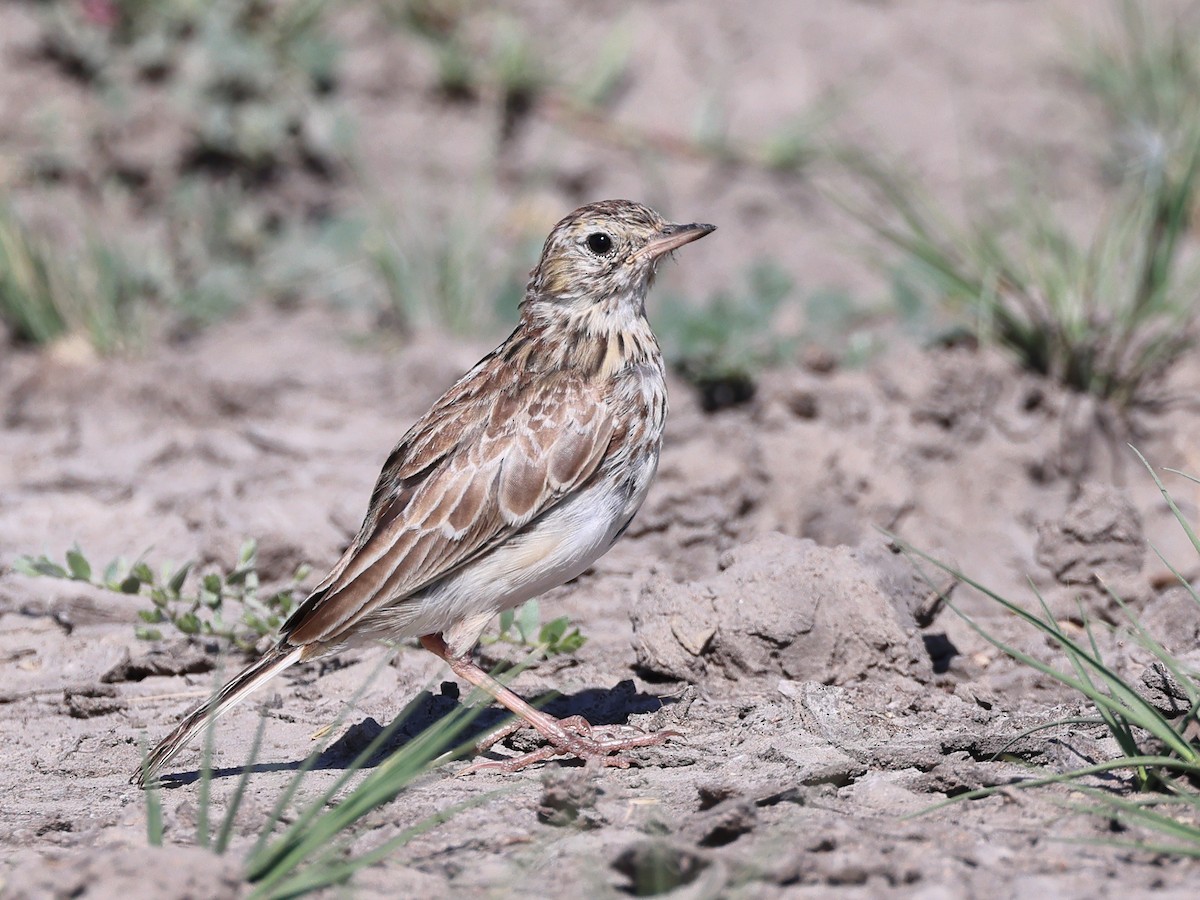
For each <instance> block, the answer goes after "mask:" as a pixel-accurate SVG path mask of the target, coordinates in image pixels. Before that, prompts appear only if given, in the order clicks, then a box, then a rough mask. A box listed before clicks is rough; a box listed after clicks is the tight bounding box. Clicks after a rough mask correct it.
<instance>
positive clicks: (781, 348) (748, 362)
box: [656, 262, 795, 411]
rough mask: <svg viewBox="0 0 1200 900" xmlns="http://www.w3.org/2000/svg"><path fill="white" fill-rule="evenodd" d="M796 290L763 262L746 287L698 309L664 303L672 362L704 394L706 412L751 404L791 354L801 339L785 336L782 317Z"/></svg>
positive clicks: (663, 326) (661, 319)
mask: <svg viewBox="0 0 1200 900" xmlns="http://www.w3.org/2000/svg"><path fill="white" fill-rule="evenodd" d="M791 292H792V280H791V278H789V277H788V275H787V274H786V273H785V272H784V271H783V270H782V269H780V268H779V267H778V266H776V265H774V264H773V263H769V262H762V263H758V264H757V265H755V266H753V267H752V268H751V269H749V270H748V272H747V273H746V276H745V286H744V287H743V288H742V289H740V290H738V291H728V290H720V291H716V292H714V293H713V294H710V295H709V297H708V299H707V300H706V301H705V302H704V303H703V304H702V305H700V306H698V307H693V306H689V305H687V304H686V303H683V302H681V301H679V300H678V299H672V298H668V299H667V300H666V301H664V303H663V305H662V307H661V309H660V312H659V314H658V316H657V319H658V321H657V323H656V324H657V325H658V331H659V334H660V335H661V337H662V341H663V345H664V350H665V354H666V357H667V361H668V363H669V364H670V365H671V366H672V368H674V369H675V370H676V371H677V372H679V374H680V375H682V376H683V377H684V378H686V379H687V380H688V381H689V382H691V383H692V384H693V385H695V387H696V388H697V390H699V392H700V396H701V401H702V403H703V405H704V407H705V409H707V410H710V411H711V410H716V409H721V408H723V407H726V406H732V405H735V404H737V403H741V402H744V401H746V400H749V399H750V398H751V397H752V396H753V395H754V384H755V381H756V379H757V377H758V375H759V374H760V373H761V372H762V370H763V369H765V368H767V367H769V366H771V365H775V364H778V363H780V362H782V361H783V360H784V359H786V358H787V356H788V355H789V354H790V352H791V351H792V349H793V348H794V346H795V340H793V339H791V338H789V337H787V336H785V335H781V334H780V333H779V331H778V330H777V328H776V313H777V312H778V311H779V308H780V306H781V304H782V303H783V301H784V300H785V299H786V298H787V297H788V295H789V294H791Z"/></svg>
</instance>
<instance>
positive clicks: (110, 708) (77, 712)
mask: <svg viewBox="0 0 1200 900" xmlns="http://www.w3.org/2000/svg"><path fill="white" fill-rule="evenodd" d="M63 703H64V704H65V705H66V707H67V715H69V716H71V718H73V719H90V718H92V717H93V716H106V715H108V714H109V713H113V712H116V711H117V710H120V709H124V708H125V701H124V700H123V699H121V698H120V697H118V696H117V689H116V688H114V687H111V686H108V685H95V686H94V687H83V688H67V689H66V690H64V691H63Z"/></svg>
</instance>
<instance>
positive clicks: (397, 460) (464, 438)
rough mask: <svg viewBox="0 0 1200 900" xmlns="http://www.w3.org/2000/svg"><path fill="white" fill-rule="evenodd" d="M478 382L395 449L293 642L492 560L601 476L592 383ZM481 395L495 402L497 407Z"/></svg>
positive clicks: (565, 378) (601, 442) (289, 628)
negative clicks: (500, 547)
mask: <svg viewBox="0 0 1200 900" xmlns="http://www.w3.org/2000/svg"><path fill="white" fill-rule="evenodd" d="M475 374H476V373H474V372H473V373H472V375H475ZM479 375H481V376H485V373H483V372H480V373H479ZM477 380H482V379H472V378H471V377H470V376H468V377H467V378H466V379H464V380H463V381H462V382H460V383H459V384H458V385H456V386H455V388H453V389H451V391H450V392H449V393H448V394H447V395H446V396H445V397H443V398H442V400H441V401H439V402H438V403H437V404H435V406H434V408H433V409H431V410H430V411H429V413H427V414H426V415H425V417H424V418H423V419H422V420H421V421H419V422H418V423H417V424H416V425H414V426H413V428H412V429H411V430H410V431H409V433H408V434H406V435H405V436H404V438H403V439H402V440H401V441H400V443H399V444H398V445H397V447H396V449H395V450H394V451H393V452H392V455H391V457H390V458H389V460H388V462H387V464H386V465H385V466H384V469H383V472H382V473H381V474H380V477H379V481H378V483H377V484H376V487H375V493H374V495H373V496H372V500H371V507H370V509H369V511H368V513H367V517H366V520H365V521H364V522H363V526H362V529H361V530H360V532H359V534H358V537H357V538H356V539H355V541H354V543H353V544H352V545H351V546H350V547H349V549H347V551H346V553H345V554H344V555H343V556H342V558H341V559H340V560H339V561H338V564H337V565H336V566H335V567H334V569H333V571H332V572H331V573H330V574H329V576H328V577H327V578H326V579H325V581H324V582H322V583H321V584H320V585H318V586H317V588H316V590H314V591H313V593H312V594H311V595H310V596H309V597H308V599H307V600H305V601H304V603H302V604H301V605H300V607H299V608H298V609H297V610H296V612H295V613H294V614H293V615H292V617H291V618H290V619H289V620H288V622H287V623H286V624H285V626H284V629H283V636H284V638H285V639H286V640H287V642H288V643H290V644H293V645H297V644H310V643H322V644H323V643H327V642H336V641H338V640H339V639H340V637H341V636H342V635H343V634H345V633H346V632H347V631H348V630H349V629H350V628H352V626H353V625H354V624H355V623H357V622H358V621H359V620H360V619H362V617H363V616H365V615H367V614H368V613H370V612H371V611H372V610H375V609H377V608H378V607H380V606H381V605H383V604H386V603H393V602H396V601H400V602H402V601H403V598H405V597H408V596H410V595H412V594H414V593H416V592H417V591H419V590H421V589H422V588H424V587H426V586H428V585H430V584H432V583H434V582H436V581H438V580H439V579H441V578H443V577H445V576H446V575H448V574H450V573H451V572H454V571H455V570H456V569H458V568H460V567H461V566H463V565H466V564H467V563H469V562H470V561H471V560H473V559H475V558H476V557H478V556H479V555H481V554H483V553H486V552H487V550H488V549H489V548H491V547H493V546H495V545H496V544H498V543H500V542H502V541H504V540H505V539H507V538H508V537H510V536H511V535H512V534H514V533H515V532H516V531H518V530H520V529H521V528H522V527H524V526H525V525H527V524H528V523H529V522H531V521H533V520H534V519H535V518H537V517H538V516H539V515H541V514H543V513H545V512H546V511H547V510H550V509H552V508H553V507H554V506H555V505H556V504H558V503H559V502H560V501H561V500H562V499H563V497H564V496H566V495H567V494H568V493H570V492H571V491H573V490H574V489H575V488H576V487H578V486H580V485H582V484H584V483H585V482H586V481H587V480H588V479H589V478H590V477H591V476H592V475H593V473H594V472H595V471H596V468H597V466H598V465H599V463H600V461H601V460H602V459H603V458H604V455H605V451H606V449H607V447H608V443H609V441H610V439H611V437H612V434H613V427H614V423H613V420H612V416H611V414H610V411H609V409H608V407H607V405H606V403H605V402H604V399H603V397H602V396H601V395H600V394H599V392H598V391H597V390H596V388H595V387H594V386H593V385H591V384H589V383H588V382H586V381H585V380H584V379H582V378H581V377H580V376H578V375H576V374H574V373H570V372H562V373H557V374H549V375H547V374H545V373H543V374H540V375H539V376H538V378H521V379H518V380H514V381H513V382H512V383H511V384H508V385H494V384H493V385H489V386H484V385H482V384H476V383H474V382H475V381H477ZM497 395H498V396H499V400H495V398H496V397H497ZM479 396H491V397H492V398H493V402H492V403H491V404H489V406H490V408H480V406H479V400H478V397H479Z"/></svg>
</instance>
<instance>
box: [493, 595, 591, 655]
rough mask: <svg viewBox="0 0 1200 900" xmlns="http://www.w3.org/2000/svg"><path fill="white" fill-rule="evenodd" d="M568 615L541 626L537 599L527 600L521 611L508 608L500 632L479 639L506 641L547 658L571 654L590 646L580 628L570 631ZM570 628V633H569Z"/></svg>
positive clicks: (502, 618) (501, 615) (494, 641)
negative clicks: (587, 645) (539, 652)
mask: <svg viewBox="0 0 1200 900" xmlns="http://www.w3.org/2000/svg"><path fill="white" fill-rule="evenodd" d="M570 624H571V621H570V619H568V618H567V617H566V616H559V617H558V618H557V619H551V620H550V621H549V622H546V623H545V624H543V623H542V612H541V608H540V607H539V606H538V602H537V600H528V601H526V602H525V604H524V605H523V606H522V607H521V608H520V609H519V610H512V609H506V610H505V611H504V612H502V613H500V631H499V633H498V634H496V635H494V636H490V635H489V636H485V637H483V638H481V639H480V642H481V643H484V644H497V643H500V642H504V643H507V644H513V645H515V646H518V647H526V648H529V649H533V650H540V651H541V652H542V653H543V654H545V655H546V656H558V655H569V654H572V653H575V652H576V651H577V650H578V649H579V648H580V647H582V646H583V645H584V644H585V643H587V638H586V637H584V636H583V635H582V634H580V632H579V629H578V628H570ZM568 628H570V630H569V631H568Z"/></svg>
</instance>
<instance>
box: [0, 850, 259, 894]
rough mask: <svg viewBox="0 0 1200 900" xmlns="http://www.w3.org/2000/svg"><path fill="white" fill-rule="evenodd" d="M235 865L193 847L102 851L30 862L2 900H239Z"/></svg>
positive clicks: (13, 879)
mask: <svg viewBox="0 0 1200 900" xmlns="http://www.w3.org/2000/svg"><path fill="white" fill-rule="evenodd" d="M242 887H244V884H243V882H242V879H241V874H240V872H239V869H238V862H237V860H236V859H234V858H232V857H225V856H216V855H214V854H212V853H209V852H208V851H207V850H200V849H198V848H195V847H138V848H135V849H117V848H114V847H103V848H101V849H98V850H90V851H85V852H81V853H73V854H71V855H70V856H64V857H62V858H60V859H50V860H47V859H44V858H37V859H32V860H30V861H29V862H28V863H26V864H24V865H20V866H18V867H17V868H16V870H15V871H13V872H12V874H11V875H9V876H8V880H7V881H6V882H5V884H4V897H5V900H34V898H42V897H78V898H86V900H124V898H127V897H158V898H162V900H192V898H195V900H201V898H204V900H224V898H231V900H232V898H234V897H238V896H241V894H242V893H243V892H242Z"/></svg>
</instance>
